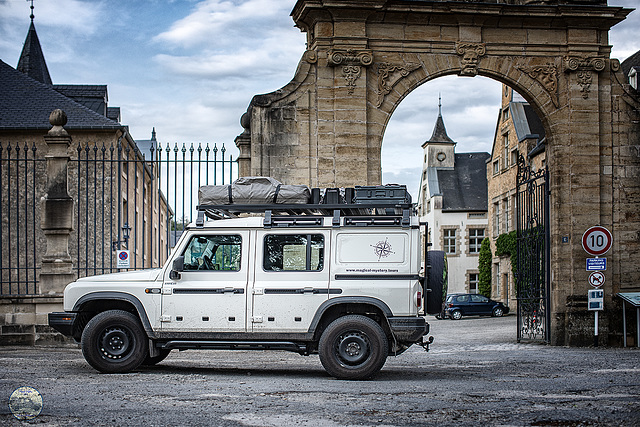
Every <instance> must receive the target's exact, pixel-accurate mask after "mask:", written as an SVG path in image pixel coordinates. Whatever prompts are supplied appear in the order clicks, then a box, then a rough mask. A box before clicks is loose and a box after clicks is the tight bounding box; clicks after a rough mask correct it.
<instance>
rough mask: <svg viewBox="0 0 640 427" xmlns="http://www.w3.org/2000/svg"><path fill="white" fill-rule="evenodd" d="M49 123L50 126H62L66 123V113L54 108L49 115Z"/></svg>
mask: <svg viewBox="0 0 640 427" xmlns="http://www.w3.org/2000/svg"><path fill="white" fill-rule="evenodd" d="M49 123H51V126H64V125H66V124H67V114H66V113H65V112H64V111H62V110H61V109H59V108H56V109H55V110H53V111H52V112H51V114H50V115H49Z"/></svg>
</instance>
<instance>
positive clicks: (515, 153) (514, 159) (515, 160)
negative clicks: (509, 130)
mask: <svg viewBox="0 0 640 427" xmlns="http://www.w3.org/2000/svg"><path fill="white" fill-rule="evenodd" d="M511 164H512V165H515V164H518V150H517V149H515V150H511Z"/></svg>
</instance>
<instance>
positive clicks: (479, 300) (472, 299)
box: [471, 295, 489, 303]
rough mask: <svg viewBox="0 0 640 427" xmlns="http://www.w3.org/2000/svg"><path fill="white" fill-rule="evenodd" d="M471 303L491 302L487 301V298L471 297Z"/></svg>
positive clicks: (480, 296)
mask: <svg viewBox="0 0 640 427" xmlns="http://www.w3.org/2000/svg"><path fill="white" fill-rule="evenodd" d="M471 302H482V303H486V302H489V300H488V299H487V297H484V296H482V295H471Z"/></svg>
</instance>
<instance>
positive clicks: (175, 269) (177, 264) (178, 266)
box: [169, 256, 184, 280]
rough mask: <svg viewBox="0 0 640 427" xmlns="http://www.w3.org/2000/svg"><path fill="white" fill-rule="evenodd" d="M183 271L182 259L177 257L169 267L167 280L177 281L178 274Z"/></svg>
mask: <svg viewBox="0 0 640 427" xmlns="http://www.w3.org/2000/svg"><path fill="white" fill-rule="evenodd" d="M183 270H184V257H183V256H178V257H176V259H174V260H173V265H172V266H171V271H170V272H169V279H171V280H178V279H180V272H181V271H183Z"/></svg>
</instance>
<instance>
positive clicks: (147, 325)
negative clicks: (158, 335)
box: [72, 291, 155, 338]
mask: <svg viewBox="0 0 640 427" xmlns="http://www.w3.org/2000/svg"><path fill="white" fill-rule="evenodd" d="M97 300H118V301H126V302H128V303H130V304H132V305H133V306H134V307H135V309H136V311H137V312H138V317H139V318H140V321H141V322H142V327H143V328H144V330H145V332H146V333H147V336H148V337H149V338H155V333H154V332H153V329H152V328H151V322H149V317H148V316H147V312H146V310H145V309H144V306H143V305H142V303H141V302H140V300H139V299H138V298H136V297H135V296H133V295H131V294H127V293H124V292H113V291H99V292H92V293H90V294H86V295H83V296H81V297H80V298H79V299H78V301H76V303H75V304H74V305H73V310H72V311H74V312H79V311H81V308H82V306H83V305H84V304H86V303H87V302H90V301H97Z"/></svg>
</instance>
